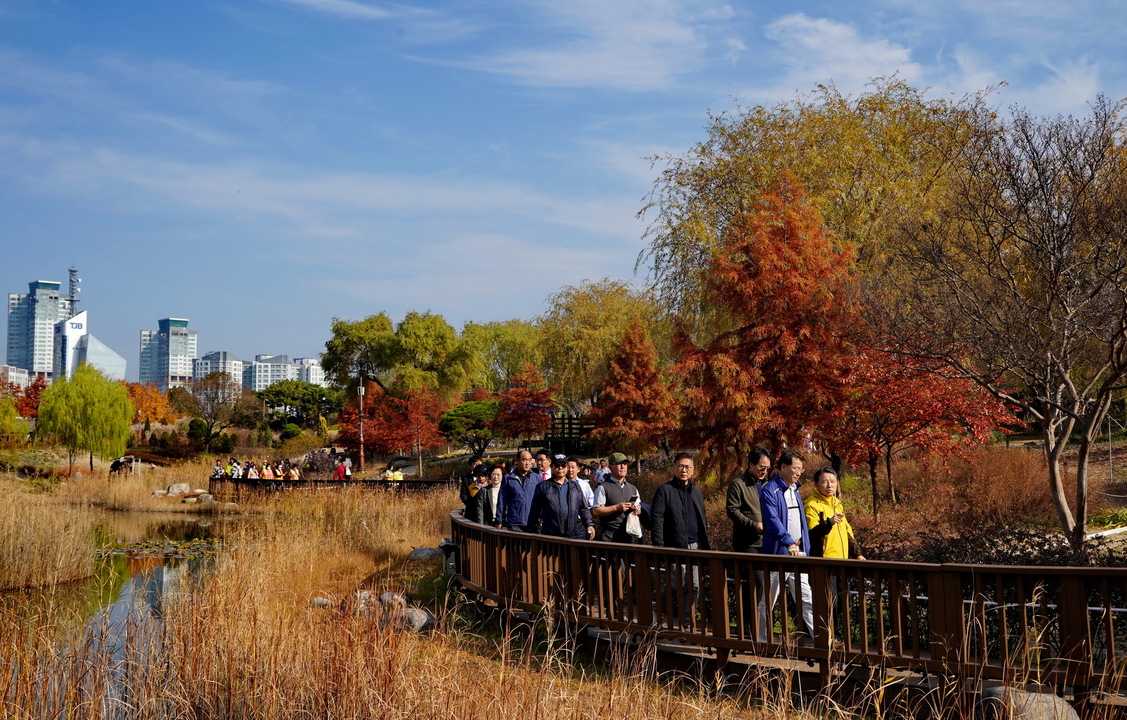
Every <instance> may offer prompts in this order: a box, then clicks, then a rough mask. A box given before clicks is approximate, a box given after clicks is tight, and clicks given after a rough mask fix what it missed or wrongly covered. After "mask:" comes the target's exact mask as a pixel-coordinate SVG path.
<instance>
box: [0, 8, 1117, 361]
mask: <svg viewBox="0 0 1127 720" xmlns="http://www.w3.org/2000/svg"><path fill="white" fill-rule="evenodd" d="M1125 25H1127V10H1125V9H1124V8H1123V7H1122V6H1120V5H1118V4H1116V3H1113V2H1109V1H1103V2H1076V3H1071V4H1061V3H1049V2H1043V1H1041V0H1029V1H1028V2H1022V3H1015V2H1009V1H1003V0H997V1H995V2H976V3H972V2H962V1H958V2H950V3H943V4H941V5H935V4H927V3H904V2H902V1H900V0H874V1H873V2H868V3H831V2H809V1H799V2H793V3H785V4H778V3H767V2H748V3H740V4H729V3H725V2H714V1H712V0H696V1H694V2H688V1H687V0H656V1H654V0H648V1H647V2H639V1H637V0H624V1H623V2H620V3H613V4H604V3H589V2H580V3H571V4H563V5H561V4H559V3H548V2H542V1H541V0H530V1H527V2H520V3H510V4H494V5H488V4H487V5H475V4H466V3H456V2H451V1H450V0H438V1H437V2H433V3H428V4H427V5H426V6H425V7H413V6H405V5H396V4H390V3H380V2H374V1H372V0H249V1H248V2H246V3H240V4H237V5H236V4H231V3H228V2H224V1H223V0H199V2H194V3H188V4H182V5H180V6H176V7H174V8H170V7H169V6H165V5H160V4H153V3H149V2H145V1H143V0H114V1H113V2H111V3H108V4H103V3H97V4H91V3H83V2H79V1H78V0H60V1H59V2H53V3H41V2H35V1H34V0H0V61H2V62H3V65H4V68H5V72H4V73H3V77H0V218H2V219H3V221H4V222H3V228H4V230H3V231H2V232H0V250H3V251H4V257H5V262H3V263H0V288H4V292H8V293H11V292H17V291H21V290H22V288H25V287H27V283H28V282H29V281H31V280H33V279H40V278H41V279H45V280H54V281H59V282H63V283H65V280H66V268H67V267H69V266H70V265H72V264H73V265H77V266H78V267H80V268H82V275H83V277H84V280H85V283H84V285H83V287H84V293H83V296H82V309H83V310H88V311H89V312H90V318H91V320H92V322H94V323H95V324H96V332H97V335H98V337H99V338H100V339H101V340H102V342H104V343H105V344H106V345H108V346H109V347H110V348H114V349H115V350H116V351H117V352H119V353H121V354H123V355H125V356H126V358H127V359H128V361H129V364H128V375H129V376H130V379H136V378H137V377H138V372H139V362H138V361H137V358H136V355H135V350H134V348H136V337H137V332H138V331H139V330H140V329H144V328H149V327H152V325H153V323H154V321H155V320H156V319H158V318H166V317H186V318H191V319H192V325H193V327H194V328H195V329H196V330H197V331H198V333H199V337H200V338H201V340H200V348H199V349H200V352H207V351H209V350H226V351H228V352H231V353H232V354H234V355H236V356H239V357H253V356H254V355H257V354H262V353H286V354H289V355H290V356H296V357H315V356H318V355H319V354H320V353H321V352H322V351H323V349H324V343H325V341H326V340H327V339H328V338H329V333H330V323H331V320H332V318H333V317H334V316H336V317H341V318H345V319H353V320H355V319H360V318H363V317H365V316H367V315H370V314H373V313H377V312H381V311H386V312H387V313H388V314H389V315H390V316H391V317H392V318H393V319H394V320H396V321H398V320H399V319H402V317H403V316H404V315H405V314H406V313H407V312H409V311H412V310H416V311H420V312H422V311H428V310H429V311H432V312H434V313H438V314H441V315H443V316H444V317H445V318H446V319H447V321H448V322H449V323H450V324H451V325H452V326H454V327H455V328H458V329H461V327H462V326H463V324H464V323H465V322H466V321H475V322H487V321H490V320H505V319H509V318H513V317H519V318H522V319H531V318H532V317H534V316H535V315H537V314H538V313H540V312H542V311H543V310H544V309H545V299H546V298H547V296H548V295H549V294H551V293H552V292H554V291H555V290H558V289H559V288H561V287H562V286H565V285H575V284H578V283H580V282H581V281H583V280H584V279H590V280H598V279H600V278H602V277H612V278H625V279H634V280H635V281H637V282H643V281H644V280H645V267H644V266H643V267H642V268H641V272H640V274H638V275H635V272H634V270H635V262H636V261H637V259H638V257H639V252H640V251H641V250H643V249H644V248H645V246H646V241H645V239H644V232H645V228H646V226H647V223H648V222H649V221H652V219H653V215H652V214H650V215H647V216H644V217H641V218H639V217H637V213H638V212H639V210H641V209H642V207H643V206H644V204H645V199H646V196H647V194H648V193H649V191H650V190H651V188H652V185H653V181H654V179H655V177H656V176H657V174H658V173H659V172H660V170H661V167H662V165H661V162H660V161H659V162H657V164H656V165H654V164H651V160H650V158H652V157H661V156H663V155H665V154H667V153H672V154H682V153H684V152H686V151H687V150H688V149H690V148H691V147H692V146H693V145H694V144H695V143H697V142H700V141H702V140H703V139H704V138H705V135H706V130H705V128H706V127H707V125H708V123H709V114H710V113H713V114H715V113H722V112H725V111H732V110H735V109H737V108H739V107H747V106H750V105H755V104H760V103H763V104H768V105H773V104H775V103H777V102H780V101H784V100H788V99H791V98H793V97H795V95H796V94H797V93H808V92H811V91H812V90H813V89H814V88H815V87H816V86H817V84H819V83H833V84H835V85H836V86H837V87H838V88H839V89H840V90H841V91H842V92H844V93H852V94H856V93H858V92H862V91H863V90H864V89H865V87H866V83H868V82H869V81H870V80H871V79H872V78H874V77H881V76H884V77H887V76H891V75H893V74H896V75H898V76H899V77H900V78H901V79H903V80H904V81H906V82H908V83H910V84H912V85H914V86H916V87H920V88H928V89H929V90H928V93H929V95H930V96H932V97H938V96H944V97H949V98H952V99H957V98H959V97H961V96H963V95H964V94H966V93H970V92H976V91H979V90H982V89H984V88H987V87H993V86H996V90H995V91H994V92H993V93H992V94H991V95H990V96H989V97H990V102H991V103H992V104H994V105H995V106H996V107H997V108H999V109H1000V110H1001V111H1003V112H1005V111H1006V110H1007V109H1008V108H1009V107H1010V106H1011V105H1013V104H1017V105H1020V106H1023V107H1026V108H1028V109H1029V110H1030V111H1032V112H1034V113H1038V114H1055V113H1078V114H1083V113H1085V112H1086V108H1087V105H1086V103H1087V102H1089V101H1090V100H1092V99H1093V98H1095V97H1096V96H1097V95H1098V94H1100V93H1103V94H1106V95H1108V96H1110V97H1112V98H1115V99H1118V98H1123V97H1125V96H1127V53H1124V51H1123V50H1122V47H1121V46H1122V43H1121V40H1120V38H1121V36H1122V35H1123V29H1124V26H1125Z"/></svg>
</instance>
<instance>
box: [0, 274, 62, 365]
mask: <svg viewBox="0 0 1127 720" xmlns="http://www.w3.org/2000/svg"><path fill="white" fill-rule="evenodd" d="M59 285H60V284H59V283H57V282H52V281H50V280H36V281H35V282H31V283H28V292H26V293H10V294H9V295H8V351H7V364H8V365H11V366H13V367H17V368H23V369H24V370H27V371H28V373H29V374H30V375H31V376H32V377H34V376H36V375H41V376H43V377H46V378H51V377H53V373H54V365H55V325H56V324H57V323H58V322H59V321H60V320H65V319H67V318H68V317H69V316H70V300H69V299H68V298H67V297H65V296H63V295H61V294H60V293H59Z"/></svg>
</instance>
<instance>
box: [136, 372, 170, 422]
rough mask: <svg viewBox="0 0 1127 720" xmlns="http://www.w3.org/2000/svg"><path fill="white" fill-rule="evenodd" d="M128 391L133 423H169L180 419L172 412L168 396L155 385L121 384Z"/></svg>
mask: <svg viewBox="0 0 1127 720" xmlns="http://www.w3.org/2000/svg"><path fill="white" fill-rule="evenodd" d="M122 385H124V386H125V389H126V390H128V391H129V399H130V401H131V402H132V403H133V407H134V408H135V410H136V415H135V417H134V422H139V423H143V422H146V421H147V422H150V423H170V422H173V421H175V420H176V419H177V418H178V417H180V416H179V415H178V414H177V413H176V412H174V411H173V410H172V405H171V403H169V402H168V396H167V395H165V394H164V393H162V392H161V391H160V388H158V387H157V386H156V385H151V384H145V385H142V384H141V383H135V382H122Z"/></svg>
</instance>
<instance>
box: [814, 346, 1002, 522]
mask: <svg viewBox="0 0 1127 720" xmlns="http://www.w3.org/2000/svg"><path fill="white" fill-rule="evenodd" d="M1015 422H1016V420H1015V418H1014V416H1013V414H1012V413H1010V412H1008V411H1007V409H1006V407H1005V405H1003V404H1002V403H1001V402H999V401H998V400H997V399H995V398H994V397H993V396H991V395H990V394H988V393H987V392H986V391H985V390H983V389H982V388H981V387H980V386H978V385H976V384H975V383H973V382H972V381H970V380H967V379H953V378H947V377H944V376H942V375H940V374H937V373H935V372H933V371H932V369H931V368H929V367H926V366H925V365H924V364H923V363H922V362H921V361H919V360H914V359H911V358H901V357H896V356H894V355H892V354H890V353H885V352H882V351H880V350H878V349H874V348H871V347H859V348H857V350H856V351H855V353H854V368H853V375H852V377H851V378H850V382H849V394H848V398H847V400H846V401H845V402H843V403H842V404H841V405H840V406H839V407H838V408H837V410H836V411H835V413H834V417H833V419H832V421H831V422H830V423H829V424H828V425H827V426H826V427H825V428H824V432H823V434H824V440H825V441H826V442H827V443H828V445H829V447H831V448H832V449H833V450H834V452H836V453H838V454H840V455H842V456H843V457H844V458H845V459H846V460H847V461H849V463H850V464H852V465H855V466H860V465H861V464H866V465H867V466H868V468H869V476H870V481H871V483H872V493H873V514H874V515H875V514H876V513H877V511H878V509H879V507H878V497H879V495H878V492H877V466H878V464H879V463H881V461H883V463H884V466H885V477H886V480H887V483H888V485H887V487H888V497H889V500H890V501H891V502H893V503H895V502H896V500H897V491H896V485H895V483H894V481H893V476H892V458H893V456H894V455H896V454H898V453H901V452H903V451H906V450H910V449H914V450H917V451H918V452H919V453H921V454H922V455H933V454H937V453H942V454H945V455H946V454H951V453H955V454H959V451H960V450H961V449H963V448H965V447H969V446H972V445H976V444H981V443H984V442H986V441H987V440H989V438H990V433H991V432H992V431H994V430H995V429H997V428H999V427H1003V426H1006V425H1013V424H1015Z"/></svg>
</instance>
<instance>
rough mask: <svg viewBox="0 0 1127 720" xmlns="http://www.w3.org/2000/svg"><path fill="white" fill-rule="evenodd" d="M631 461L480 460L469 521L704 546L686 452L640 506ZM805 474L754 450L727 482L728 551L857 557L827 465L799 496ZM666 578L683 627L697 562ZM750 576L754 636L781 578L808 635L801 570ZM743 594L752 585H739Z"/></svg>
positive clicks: (799, 466)
mask: <svg viewBox="0 0 1127 720" xmlns="http://www.w3.org/2000/svg"><path fill="white" fill-rule="evenodd" d="M629 468H630V464H629V461H628V459H627V457H626V455H624V454H623V453H619V452H616V453H612V454H611V455H609V456H608V457H607V458H606V459H605V460H603V461H601V462H600V464H599V467H598V468H596V469H594V471H593V472H592V471H591V468H590V467H588V466H586V465H584V464H583V463H580V462H579V461H577V460H576V459H575V458H569V457H565V456H563V455H552V454H550V453H549V452H548V451H547V450H540V451H537V452H536V453H535V454H533V453H532V452H530V451H528V450H522V451H520V453H519V454H518V455H517V458H516V461H515V464H514V467H513V468H511V469H507V468H506V467H505V465H504V464H495V465H492V466H487V465H486V464H484V463H482V462H481V461H475V463H474V466H473V467H472V468H471V470H470V473H469V474H468V475H467V476H465V477H464V478H463V482H462V492H461V499H462V502H463V503H464V504H465V510H464V513H465V517H466V518H467V519H469V520H471V521H474V522H478V523H483V524H486V525H491V526H493V527H496V528H504V529H506V530H511V531H514V532H521V533H541V534H545V535H554V536H558V537H566V538H574V539H597V540H601V541H604V542H615V543H640V542H642V541H643V535H644V533H643V529H648V530H649V533H650V539H651V542H652V544H653V545H655V546H659V547H670V548H682V549H687V550H697V549H700V550H708V549H710V544H709V537H708V530H709V529H708V524H707V520H706V516H705V508H704V497H703V495H702V493H701V491H700V488H699V487H698V486H697V485H696V484H695V483H694V482H693V478H694V476H695V473H696V466H695V462H694V459H693V456H692V455H691V454H689V453H680V454H678V455H677V456H676V457H675V458H674V460H673V477H672V478H671V479H670V480H669V481H668V482H666V483H665V484H663V485H661V486H660V487H658V488H657V490H656V491H655V492H654V494H653V497H652V498H651V499H650V502H649V503H648V504H647V503H645V502H643V501H642V500H641V497H640V495H639V492H638V488H637V487H635V486H634V485H633V484H632V483H630V482H629V480H628V479H627V475H628V472H629ZM804 471H805V458H804V457H803V456H802V454H800V453H798V452H796V451H793V450H788V451H786V452H783V453H782V454H781V455H779V457H778V458H777V459H775V460H774V461H772V457H771V453H770V452H769V451H768V450H766V449H765V448H762V447H756V448H755V449H753V450H752V451H751V452H750V453H748V456H747V465H746V467H745V469H744V471H743V472H742V473H741V474H740V476H739V477H737V478H736V479H735V480H733V481H732V482H731V484H730V485H729V486H728V490H727V495H726V503H725V509H726V512H727V516H728V518H729V519H730V520H731V522H732V547H733V549H734V550H736V551H737V552H748V553H764V554H769V555H785V556H792V557H801V556H812V557H828V558H849V557H853V558H858V559H862V560H863V559H864V557H863V555H861V552H860V549H859V548H858V546H857V542H856V539H855V537H854V533H853V528H852V527H851V526H850V524H849V521H848V520H847V519H846V517H845V508H844V506H843V505H842V503H841V500H840V499H839V497H838V478H837V474H836V473H835V472H834V470H833V468H830V467H823V468H820V469H818V470H817V471H816V472H815V473H814V476H813V481H814V488H813V492H812V493H811V494H810V495H809V497H807V498H806V499H805V500H804V499H803V497H802V495H801V494H800V493H799V491H798V487H799V480H800V478H801V477H802V475H803V473H804ZM680 568H681V569H680V573H679V577H677V576H675V577H673V578H672V584H673V586H674V589H675V592H676V593H677V595H679V596H680V597H679V600H680V602H679V604H680V606H681V607H682V612H683V613H685V617H684V618H683V623H684V624H685V625H686V627H687V626H689V625H690V623H691V619H690V618H689V617H688V614H689V613H690V612H691V610H690V608H692V607H694V606H695V604H696V600H697V597H698V593H699V577H697V576H696V572H697V568H696V566H692V567H689V566H687V565H682V566H680ZM767 575H768V576H769V577H764V573H763V572H757V573H756V578H755V584H756V586H757V588H758V596H759V597H760V598H761V601H760V602H759V603H757V604H758V606H759V615H760V623H759V627H760V635H761V637H760V639H763V638H762V634H763V628H765V627H766V619H767V615H768V608H769V607H770V608H773V607H774V606H775V603H776V602H777V601H778V597H779V594H780V592H781V585H782V584H783V583H784V582H785V583H786V585H787V587H788V590H789V592H790V595H791V597H792V598H794V599H795V600H796V601H798V600H799V598H801V602H799V607H800V608H801V610H802V612H801V614H802V620H803V622H804V625H805V628H806V630H807V632H808V633H812V631H813V602H812V594H811V590H810V584H809V579H808V576H807V575H805V574H801V573H777V572H772V573H767ZM745 591H746V592H747V593H748V594H750V589H749V588H745Z"/></svg>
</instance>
